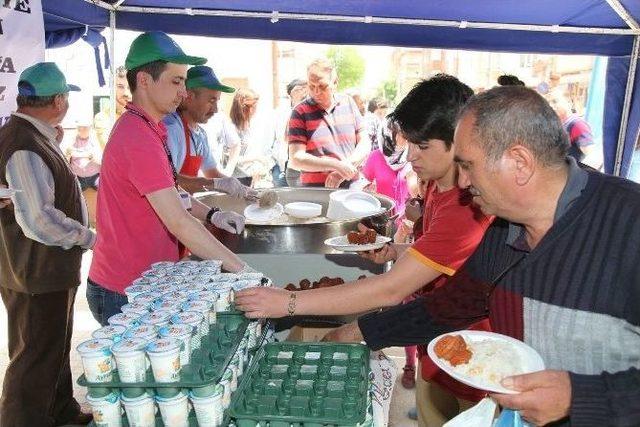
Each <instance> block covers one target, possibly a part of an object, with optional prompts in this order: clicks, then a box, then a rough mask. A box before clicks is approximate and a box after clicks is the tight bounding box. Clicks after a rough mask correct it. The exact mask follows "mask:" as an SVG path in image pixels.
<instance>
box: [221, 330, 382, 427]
mask: <svg viewBox="0 0 640 427" xmlns="http://www.w3.org/2000/svg"><path fill="white" fill-rule="evenodd" d="M369 375H370V368H369V349H368V348H367V347H365V346H363V345H361V344H336V343H290V342H284V343H271V344H266V345H265V346H264V347H263V348H261V349H260V351H259V352H258V353H257V354H256V356H255V358H254V361H253V363H252V364H251V366H250V367H249V369H248V371H247V372H246V373H245V375H244V378H243V380H242V382H241V384H240V386H239V388H238V390H237V391H236V393H235V394H234V396H233V398H232V402H231V406H230V408H229V414H230V415H231V417H232V418H234V419H235V423H236V425H237V426H238V427H255V426H256V424H258V423H259V425H261V426H262V425H265V426H266V425H267V423H268V425H269V426H270V427H289V426H290V425H292V424H293V425H296V426H304V427H321V426H325V427H326V426H340V427H342V426H357V425H359V424H361V423H362V422H363V421H364V420H365V418H366V414H367V396H368V387H369Z"/></svg>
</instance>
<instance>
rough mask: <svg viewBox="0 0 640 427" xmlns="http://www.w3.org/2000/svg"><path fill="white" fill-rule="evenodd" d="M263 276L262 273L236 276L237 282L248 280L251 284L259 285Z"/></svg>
mask: <svg viewBox="0 0 640 427" xmlns="http://www.w3.org/2000/svg"><path fill="white" fill-rule="evenodd" d="M263 277H264V274H262V273H258V272H255V273H240V274H238V280H250V281H252V282H256V283H260V281H261V280H262V278H263Z"/></svg>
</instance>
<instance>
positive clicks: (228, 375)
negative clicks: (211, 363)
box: [220, 369, 233, 410]
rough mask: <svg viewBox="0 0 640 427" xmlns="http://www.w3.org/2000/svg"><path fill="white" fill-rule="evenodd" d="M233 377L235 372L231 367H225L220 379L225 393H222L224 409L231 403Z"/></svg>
mask: <svg viewBox="0 0 640 427" xmlns="http://www.w3.org/2000/svg"><path fill="white" fill-rule="evenodd" d="M232 379H233V373H232V372H231V370H230V369H225V371H224V374H222V379H221V380H220V385H221V386H222V387H224V393H223V394H222V409H223V410H225V409H227V408H228V407H229V405H231V380H232Z"/></svg>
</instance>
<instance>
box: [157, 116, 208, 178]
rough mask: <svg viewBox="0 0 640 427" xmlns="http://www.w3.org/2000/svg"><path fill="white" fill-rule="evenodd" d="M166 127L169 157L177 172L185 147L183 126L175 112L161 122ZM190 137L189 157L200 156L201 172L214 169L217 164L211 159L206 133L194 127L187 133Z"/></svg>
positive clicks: (184, 154) (182, 160)
mask: <svg viewBox="0 0 640 427" xmlns="http://www.w3.org/2000/svg"><path fill="white" fill-rule="evenodd" d="M163 122H164V124H165V126H166V127H167V145H168V146H169V151H171V157H172V158H173V164H174V166H175V167H176V170H177V171H178V172H179V171H180V169H181V168H182V165H183V164H184V159H185V157H186V155H187V150H186V145H185V141H184V125H183V124H182V119H180V115H179V114H178V113H177V112H175V113H171V114H169V115H167V116H166V117H165V118H164V120H163ZM189 134H190V136H191V138H190V139H191V141H190V143H191V147H190V148H191V155H192V156H202V165H201V166H200V169H201V170H203V171H204V170H208V169H216V168H217V167H218V164H217V163H216V159H215V158H214V157H213V151H212V150H211V147H210V146H209V140H208V139H207V133H206V132H205V131H204V129H202V128H201V127H200V126H196V128H195V129H191V132H190V133H189Z"/></svg>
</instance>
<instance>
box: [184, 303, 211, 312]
mask: <svg viewBox="0 0 640 427" xmlns="http://www.w3.org/2000/svg"><path fill="white" fill-rule="evenodd" d="M212 306H213V303H212V302H211V301H205V300H196V301H187V302H185V303H184V304H182V305H181V306H180V308H182V310H184V311H185V312H187V311H197V312H200V313H202V312H205V311H211V307H212Z"/></svg>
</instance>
